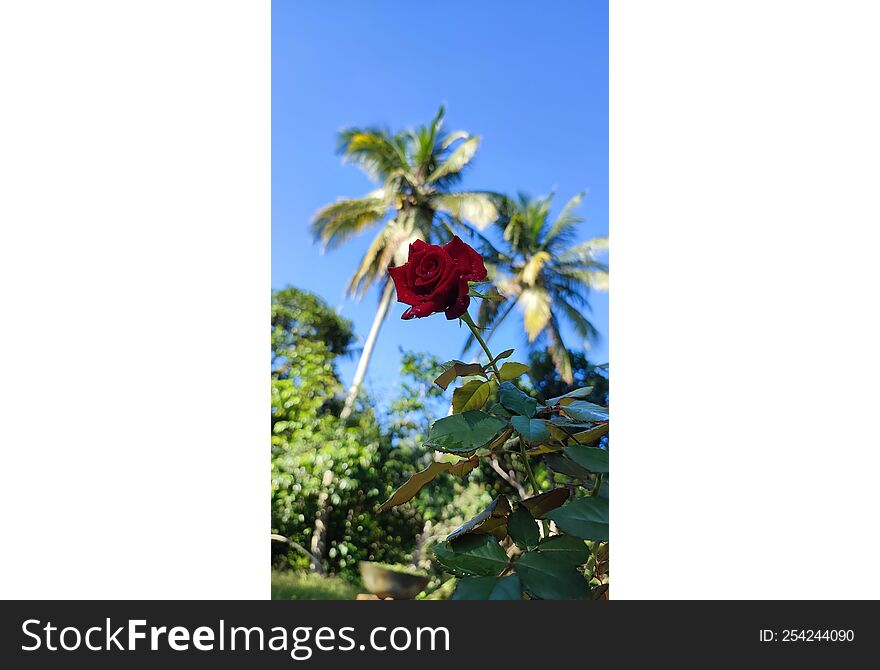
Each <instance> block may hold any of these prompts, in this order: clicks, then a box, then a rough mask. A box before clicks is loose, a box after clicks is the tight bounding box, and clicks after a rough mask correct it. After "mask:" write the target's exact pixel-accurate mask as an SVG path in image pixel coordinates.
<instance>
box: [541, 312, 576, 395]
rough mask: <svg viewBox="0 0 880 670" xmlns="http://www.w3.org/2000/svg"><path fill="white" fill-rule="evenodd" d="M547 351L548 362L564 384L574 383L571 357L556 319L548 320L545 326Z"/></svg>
mask: <svg viewBox="0 0 880 670" xmlns="http://www.w3.org/2000/svg"><path fill="white" fill-rule="evenodd" d="M547 351H548V353H549V354H550V360H552V361H553V365H554V367H555V368H556V371H557V372H558V373H559V376H560V377H562V380H563V381H564V382H565V383H566V384H573V383H574V374H573V373H572V369H571V355H570V354H569V353H568V349H566V347H565V343H564V342H563V341H562V333H561V332H560V330H559V323H558V322H557V321H556V319H555V318H554V319H550V321H549V323H548V324H547Z"/></svg>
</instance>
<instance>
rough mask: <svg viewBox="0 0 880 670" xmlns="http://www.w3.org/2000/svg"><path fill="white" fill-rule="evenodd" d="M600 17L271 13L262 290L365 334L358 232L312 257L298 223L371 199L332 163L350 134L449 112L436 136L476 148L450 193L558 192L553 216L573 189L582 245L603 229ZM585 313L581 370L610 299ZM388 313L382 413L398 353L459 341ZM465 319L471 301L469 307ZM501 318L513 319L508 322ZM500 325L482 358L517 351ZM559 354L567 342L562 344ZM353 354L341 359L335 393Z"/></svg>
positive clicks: (545, 12)
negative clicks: (325, 209) (311, 301)
mask: <svg viewBox="0 0 880 670" xmlns="http://www.w3.org/2000/svg"><path fill="white" fill-rule="evenodd" d="M607 27H608V9H607V3H605V2H601V1H600V2H593V1H582V0H569V1H567V2H552V3H534V2H524V1H518V2H473V0H471V1H468V2H464V1H460V0H453V1H448V2H444V3H426V2H420V3H403V2H392V1H391V0H382V1H375V0H374V1H371V2H369V3H363V2H354V1H350V2H338V1H337V2H324V3H306V2H293V1H281V0H275V2H273V3H272V287H273V288H281V287H283V286H285V285H287V284H291V285H293V286H297V287H300V288H304V289H308V290H310V291H314V292H316V293H318V294H319V295H321V296H322V297H323V298H324V299H325V300H326V301H327V302H328V304H330V305H331V306H332V307H334V308H336V309H338V311H339V312H340V313H341V314H342V315H344V316H346V317H347V318H349V319H352V320H353V321H354V324H355V329H356V332H357V334H358V335H359V336H360V337H365V336H366V334H367V332H368V330H369V327H370V323H371V322H372V318H373V315H374V313H375V307H376V302H377V300H378V292H377V291H376V290H375V289H373V290H372V291H371V292H370V294H368V295H367V296H366V297H364V298H363V300H361V301H360V302H357V301H355V300H352V299H350V298H347V297H346V296H345V284H346V281H347V279H348V277H349V276H350V275H351V273H352V272H353V271H354V268H355V267H356V266H357V262H358V260H359V259H360V257H361V256H362V254H363V252H364V251H365V249H366V247H367V245H368V244H369V241H370V239H371V237H372V235H371V234H369V233H368V234H366V235H364V236H363V237H360V238H358V239H356V240H354V241H352V242H349V243H348V244H347V245H345V246H344V247H342V248H339V249H336V250H333V251H330V252H327V253H326V254H324V255H321V254H320V249H319V247H318V246H317V245H315V244H314V243H313V241H312V237H311V234H310V232H309V222H310V220H311V217H312V214H313V213H314V212H315V210H316V209H318V208H319V207H321V206H323V205H325V204H327V203H330V202H332V201H333V200H335V199H336V198H337V197H340V196H347V197H356V196H360V195H363V194H364V193H366V192H368V191H370V190H372V189H373V188H375V185H373V184H372V183H371V182H370V181H369V180H368V179H367V178H366V177H365V176H364V175H363V174H362V173H361V172H360V171H359V170H358V169H357V168H356V167H354V166H351V165H343V164H342V163H341V160H340V157H339V156H338V155H337V154H336V153H335V148H336V133H337V132H338V131H339V130H340V129H342V128H344V127H346V126H351V125H358V126H366V125H383V126H386V125H387V126H388V127H390V128H392V129H395V130H396V129H401V128H404V127H410V126H413V125H416V124H419V123H427V122H428V121H430V119H431V118H432V117H433V116H434V114H435V113H436V111H437V107H438V105H439V104H441V103H443V104H445V105H446V128H447V129H448V130H457V129H462V130H467V131H468V132H470V133H473V134H476V135H481V136H482V138H483V140H482V143H481V146H480V150H479V152H478V153H477V156H476V158H475V160H474V161H473V162H472V164H471V167H470V169H469V170H468V171H467V172H466V174H465V178H464V181H463V183H462V184H461V186H460V187H461V188H462V189H489V190H497V191H503V192H508V193H515V192H516V191H518V190H524V191H526V192H528V193H530V194H532V195H535V196H538V195H545V194H547V193H549V192H550V191H553V190H555V191H556V198H555V207H554V212H553V214H555V212H558V210H559V208H560V207H561V206H562V205H563V204H564V203H565V202H566V201H567V200H568V199H569V198H570V197H571V196H573V195H575V194H576V193H578V192H579V191H582V190H586V191H587V196H586V197H585V199H584V202H583V204H582V206H581V208H580V214H581V215H582V216H584V217H585V218H586V221H585V222H584V223H583V224H581V227H580V231H579V232H580V235H581V237H582V238H583V239H584V240H586V239H589V238H591V237H595V236H598V235H606V234H607V231H608V30H607ZM591 303H592V306H593V312H592V314H590V315H588V316H589V318H590V319H591V320H592V322H593V323H594V324H595V325H596V326H597V328H598V329H599V331H600V332H601V333H602V336H601V338H600V340H599V341H598V342H596V343H594V344H593V345H592V346H591V349H590V352H589V353H588V355H589V357H590V358H591V360H593V361H595V362H597V363H604V362H607V360H608V341H607V333H608V296H607V294H600V293H593V294H592V295H591ZM404 308H405V306H404V305H401V304H399V303H395V305H394V307H393V308H392V311H391V314H390V316H389V318H388V319H387V320H386V322H385V324H384V326H383V327H382V333H381V335H380V337H379V342H378V345H377V347H376V351H375V353H374V356H373V361H372V363H371V365H370V370H369V373H368V375H367V388H368V389H369V390H370V391H371V392H372V393H373V394H375V396H376V397H377V398H378V399H379V400H380V401H385V400H388V399H389V398H390V397H392V396H393V394H394V380H395V378H396V375H397V370H398V365H399V359H400V358H399V347H401V346H403V347H404V348H407V349H415V350H422V351H430V352H432V353H434V354H436V355H438V356H440V357H442V358H444V359H448V358H457V357H459V355H460V353H461V345H462V343H463V342H464V337H465V331H464V330H460V329H459V328H458V322H457V321H456V322H447V321H446V319H445V318H444V317H443V316H442V315H440V316H433V317H429V318H426V319H415V320H413V321H406V322H404V321H401V320H400V314H401V313H402V312H403V309H404ZM473 308H474V306H473V304H472V310H473ZM512 316H513V315H511V317H512ZM520 324H521V321H519V320H517V319H514V318H509V319H508V322H507V323H505V324H504V325H503V326H502V327H501V328H500V329H499V330H498V332H497V333H495V334H494V335H493V339H492V346H493V349H497V351H501V350H503V349H506V348H509V347H516V348H517V353H518V354H519V353H520V352H522V353H523V355H522V356H518V358H520V360H522V359H523V358H524V355H525V352H524V348H525V344H526V340H525V336H524V334H523V333H522V327H521V325H520ZM564 333H565V335H566V340H567V343H568V344H569V346H570V347H571V348H576V347H578V346H579V345H580V341H579V338H578V337H577V336H576V335H575V334H574V333H573V332H572V331H571V330H570V329H566V330H565V331H564ZM356 362H357V361H356V357H355V358H352V359H349V360H342V361H341V362H340V366H339V367H340V372H341V374H342V377H343V380H344V381H345V382H346V383H348V382H349V381H350V380H351V377H352V375H353V373H354V367H355V364H356Z"/></svg>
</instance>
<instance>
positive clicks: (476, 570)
mask: <svg viewBox="0 0 880 670" xmlns="http://www.w3.org/2000/svg"><path fill="white" fill-rule="evenodd" d="M434 556H435V557H436V558H437V560H438V561H440V563H441V564H442V565H443V566H444V567H445V568H446V569H447V570H448V571H449V572H451V573H452V574H456V575H485V576H488V575H497V574H499V573H500V572H501V571H502V570H504V568H506V567H507V563H508V560H507V554H505V553H504V549H502V548H501V545H500V544H498V541H497V540H496V539H495V538H494V537H493V536H492V535H465V536H463V537H461V538H459V539H457V540H454V541H453V542H444V543H443V544H438V545H435V546H434Z"/></svg>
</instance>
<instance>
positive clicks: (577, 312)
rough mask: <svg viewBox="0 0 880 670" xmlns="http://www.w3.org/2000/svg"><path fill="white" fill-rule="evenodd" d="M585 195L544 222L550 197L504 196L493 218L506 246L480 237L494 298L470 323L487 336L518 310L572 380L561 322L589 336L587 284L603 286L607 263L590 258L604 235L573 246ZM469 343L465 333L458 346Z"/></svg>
mask: <svg viewBox="0 0 880 670" xmlns="http://www.w3.org/2000/svg"><path fill="white" fill-rule="evenodd" d="M583 197H584V194H583V193H579V194H578V195H576V196H574V197H573V198H572V199H571V200H569V201H568V203H567V204H566V205H565V206H564V207H563V208H562V210H561V211H560V213H559V216H557V217H556V220H555V221H554V222H553V223H552V225H551V224H550V222H549V220H548V219H549V214H550V206H551V204H552V202H553V194H552V193H551V194H550V195H549V196H548V197H546V198H538V199H531V198H529V197H528V196H527V195H525V194H523V193H520V194H519V195H518V197H517V198H516V199H511V198H507V199H505V200H504V202H503V204H502V206H501V210H502V216H501V217H499V219H498V220H497V221H496V224H497V226H498V227H499V228H500V230H501V233H502V235H503V237H504V240H505V242H506V245H505V246H504V249H503V251H498V249H496V248H495V247H494V246H492V245H491V243H490V242H489V241H488V240H486V239H485V238H484V246H485V248H486V249H487V255H488V257H489V262H487V263H486V267H487V269H488V270H489V272H490V277H492V279H493V283H494V285H495V286H496V287H497V289H498V290H497V293H498V294H499V296H496V299H495V300H483V301H481V302H480V307H479V309H478V311H477V325H478V326H479V327H481V328H486V329H491V330H490V331H489V332H487V337H488V336H491V333H492V331H494V330H495V329H496V328H498V326H500V325H501V323H502V322H503V321H504V319H505V318H507V316H508V315H509V314H510V313H511V312H512V311H513V308H514V306H517V307H519V311H520V312H521V314H522V318H523V328H524V330H525V332H526V335H527V336H528V340H529V343H530V344H538V345H544V346H545V347H546V349H547V351H548V353H549V354H550V357H551V359H552V360H553V364H554V366H555V367H556V370H557V371H558V372H559V374H560V376H561V377H562V378H563V379H564V380H565V381H566V382H567V383H569V384H570V383H572V381H573V377H572V368H571V356H570V355H569V352H568V349H567V348H566V345H565V342H564V341H563V339H562V332H561V328H560V322H561V321H562V319H565V320H566V321H568V322H569V323H570V324H571V325H572V326H574V329H575V331H576V332H577V333H578V335H580V336H581V337H582V338H583V339H584V340H585V341H587V340H590V339H592V338H594V337H595V336H596V334H597V333H596V329H595V328H594V327H593V324H591V323H590V321H589V320H588V319H587V318H586V317H585V316H584V313H583V312H584V311H588V310H589V302H588V300H587V295H588V294H589V291H590V289H595V290H607V288H608V266H607V265H606V264H604V263H600V262H598V261H597V260H596V256H597V255H598V254H599V253H600V252H602V251H605V250H606V249H607V248H608V238H606V237H598V238H595V239H592V240H589V241H586V242H581V243H574V244H573V242H574V236H575V232H576V226H577V224H578V223H580V222H581V221H583V218H581V217H580V216H577V215H576V214H575V210H576V209H577V207H578V206H579V205H580V203H581V200H582V199H583ZM474 344H475V342H474V338H473V335H470V336H469V337H468V340H467V342H466V343H465V347H464V350H465V351H468V350H469V349H470V348H471V347H472V346H473V345H474Z"/></svg>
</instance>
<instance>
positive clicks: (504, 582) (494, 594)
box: [452, 575, 522, 600]
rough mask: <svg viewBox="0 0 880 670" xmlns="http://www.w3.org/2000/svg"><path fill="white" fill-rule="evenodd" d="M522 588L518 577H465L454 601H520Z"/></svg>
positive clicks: (453, 596)
mask: <svg viewBox="0 0 880 670" xmlns="http://www.w3.org/2000/svg"><path fill="white" fill-rule="evenodd" d="M521 597H522V586H521V585H520V581H519V576H518V575H508V576H507V577H463V578H462V579H460V580H459V582H458V586H456V587H455V593H454V594H453V595H452V600H519V599H520V598H521Z"/></svg>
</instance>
